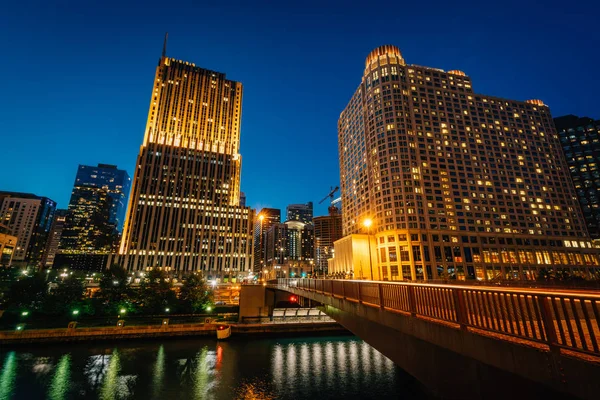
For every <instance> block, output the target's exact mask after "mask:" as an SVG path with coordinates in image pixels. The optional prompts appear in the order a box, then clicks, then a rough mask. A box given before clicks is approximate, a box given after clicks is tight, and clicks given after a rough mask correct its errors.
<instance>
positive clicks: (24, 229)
mask: <svg viewBox="0 0 600 400" xmlns="http://www.w3.org/2000/svg"><path fill="white" fill-rule="evenodd" d="M55 211H56V202H54V201H53V200H51V199H49V198H47V197H40V196H36V195H35V194H31V193H15V192H0V224H2V225H4V226H5V227H6V228H7V230H6V232H7V233H9V231H10V234H11V235H12V236H16V237H17V238H18V241H17V246H16V247H15V248H14V253H13V254H12V265H18V266H32V267H41V266H42V258H43V256H44V252H45V250H46V241H47V240H48V234H49V232H50V228H51V227H52V221H53V220H54V213H55Z"/></svg>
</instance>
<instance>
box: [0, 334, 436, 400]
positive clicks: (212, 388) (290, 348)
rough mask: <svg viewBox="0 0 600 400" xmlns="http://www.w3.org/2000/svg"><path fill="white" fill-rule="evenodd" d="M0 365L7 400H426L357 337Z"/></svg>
mask: <svg viewBox="0 0 600 400" xmlns="http://www.w3.org/2000/svg"><path fill="white" fill-rule="evenodd" d="M0 363H1V364H0V400H4V399H19V400H20V399H53V400H58V399H95V398H100V399H145V400H151V399H219V400H220V399H227V400H230V399H257V400H258V399H294V400H305V399H306V400H308V399H310V400H317V399H421V398H426V395H425V393H424V392H423V389H422V388H421V386H420V385H419V384H418V383H417V382H416V381H415V380H414V379H413V378H412V377H410V376H409V375H407V374H406V373H405V372H404V371H402V370H400V369H399V368H397V367H396V366H395V365H394V364H393V363H392V362H391V361H390V360H389V359H387V358H385V357H384V356H383V355H381V354H380V353H379V352H377V351H376V350H375V349H373V348H372V347H370V346H369V345H367V344H366V343H364V342H363V341H361V340H359V339H357V338H354V337H318V338H300V339H298V338H294V339H258V340H256V339H252V340H242V339H237V340H233V341H228V342H217V341H216V340H212V339H185V340H182V339H172V340H161V341H153V342H121V343H112V344H111V343H106V344H101V345H100V344H77V345H62V346H51V347H50V346H48V347H42V346H36V347H31V348H17V349H15V351H7V350H6V349H2V351H1V352H0Z"/></svg>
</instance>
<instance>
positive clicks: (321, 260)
mask: <svg viewBox="0 0 600 400" xmlns="http://www.w3.org/2000/svg"><path fill="white" fill-rule="evenodd" d="M313 223H314V226H315V242H314V243H315V244H314V248H315V255H314V259H315V272H316V273H317V274H318V275H324V274H327V272H328V271H327V260H328V259H330V258H332V257H333V255H334V253H333V242H335V241H336V240H339V239H341V238H342V215H341V214H339V213H338V212H337V208H336V207H330V214H329V215H325V216H322V217H315V218H314V219H313Z"/></svg>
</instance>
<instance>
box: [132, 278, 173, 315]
mask: <svg viewBox="0 0 600 400" xmlns="http://www.w3.org/2000/svg"><path fill="white" fill-rule="evenodd" d="M176 304H177V296H176V295H175V292H174V291H173V283H172V281H171V280H169V279H168V277H167V274H166V273H165V272H164V271H161V270H159V269H158V268H155V269H153V270H151V271H150V272H149V273H148V274H147V275H146V276H145V277H144V278H143V279H142V281H141V282H140V288H139V290H138V305H139V307H140V309H141V310H142V311H143V312H145V313H148V314H162V313H164V312H165V308H172V307H175V305H176Z"/></svg>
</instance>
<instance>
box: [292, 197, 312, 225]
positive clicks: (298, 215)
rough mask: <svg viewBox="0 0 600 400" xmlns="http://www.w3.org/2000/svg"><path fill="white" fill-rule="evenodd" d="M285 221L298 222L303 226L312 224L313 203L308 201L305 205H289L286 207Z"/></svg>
mask: <svg viewBox="0 0 600 400" xmlns="http://www.w3.org/2000/svg"><path fill="white" fill-rule="evenodd" d="M286 216H287V221H300V222H303V223H305V224H312V219H313V203H312V201H309V202H308V203H306V204H290V205H289V206H287V207H286Z"/></svg>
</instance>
